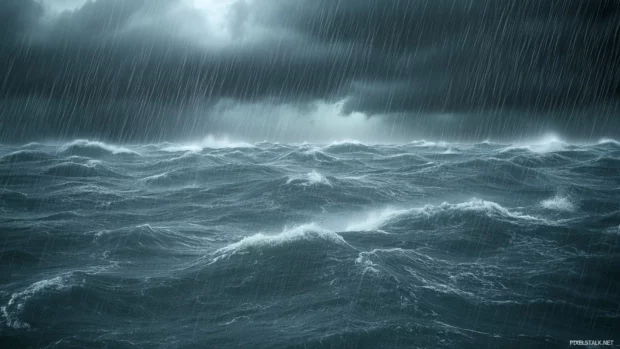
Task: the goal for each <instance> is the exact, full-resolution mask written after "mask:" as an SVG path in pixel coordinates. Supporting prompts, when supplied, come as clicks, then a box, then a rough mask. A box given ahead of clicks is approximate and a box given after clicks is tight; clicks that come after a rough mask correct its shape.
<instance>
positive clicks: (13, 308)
mask: <svg viewBox="0 0 620 349" xmlns="http://www.w3.org/2000/svg"><path fill="white" fill-rule="evenodd" d="M68 287H70V285H69V284H68V283H67V280H66V278H65V277H64V276H57V277H55V278H51V279H45V280H41V281H37V282H35V283H33V284H32V285H30V286H28V287H27V288H26V289H25V290H23V291H21V292H17V293H13V294H12V295H11V299H10V300H9V302H8V303H7V305H6V306H3V307H0V313H1V315H2V317H3V318H4V319H5V322H6V325H7V326H8V327H11V328H14V329H27V328H30V325H29V324H28V323H26V322H24V321H21V320H20V319H19V318H17V314H19V313H20V312H21V311H22V310H23V308H24V305H25V304H26V302H27V301H28V299H30V298H32V297H33V296H34V295H36V294H37V293H41V292H44V291H62V290H64V289H67V288H68Z"/></svg>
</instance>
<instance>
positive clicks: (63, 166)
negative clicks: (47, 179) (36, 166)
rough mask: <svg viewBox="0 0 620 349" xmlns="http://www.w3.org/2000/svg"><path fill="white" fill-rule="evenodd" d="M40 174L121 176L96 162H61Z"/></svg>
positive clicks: (56, 175) (55, 175) (57, 175)
mask: <svg viewBox="0 0 620 349" xmlns="http://www.w3.org/2000/svg"><path fill="white" fill-rule="evenodd" d="M41 174H43V175H46V176H54V177H122V176H121V175H119V174H118V173H116V172H114V171H112V170H110V169H108V168H106V167H105V166H103V165H101V164H99V163H98V162H89V163H87V164H79V163H76V162H62V163H60V164H56V165H52V166H50V167H48V168H47V169H46V170H45V171H43V172H42V173H41Z"/></svg>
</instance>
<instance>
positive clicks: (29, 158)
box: [0, 139, 620, 348]
mask: <svg viewBox="0 0 620 349" xmlns="http://www.w3.org/2000/svg"><path fill="white" fill-rule="evenodd" d="M619 241H620V144H619V143H618V142H615V141H612V140H608V141H601V142H600V143H598V144H591V145H570V144H566V143H562V142H557V141H556V142H547V143H544V144H539V145H521V146H519V145H505V144H495V143H489V142H486V143H480V144H450V143H431V142H423V141H419V142H413V143H410V144H401V145H365V144H362V143H356V142H342V143H334V144H331V145H314V144H297V145H287V144H277V143H257V144H245V143H232V142H226V141H219V142H218V141H214V140H212V139H211V140H207V141H205V142H202V143H196V144H168V143H165V144H150V145H123V146H118V145H117V146H113V145H109V144H105V143H100V142H92V141H75V142H71V143H67V144H38V143H31V144H27V145H23V146H8V145H2V146H0V342H2V343H4V345H0V346H2V347H3V348H27V347H32V348H43V347H45V348H83V347H89V348H231V347H235V348H237V347H239V348H284V347H287V348H413V347H421V348H485V347H489V348H531V347H566V346H568V344H569V340H590V339H593V340H607V339H616V341H617V342H618V340H620V337H618V336H619V332H618V330H619V329H620V244H619ZM614 337H615V338H614Z"/></svg>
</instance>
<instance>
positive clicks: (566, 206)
mask: <svg viewBox="0 0 620 349" xmlns="http://www.w3.org/2000/svg"><path fill="white" fill-rule="evenodd" d="M540 205H541V206H542V207H543V208H545V209H547V210H553V211H565V212H573V211H575V204H574V203H573V202H572V201H571V200H570V199H569V198H567V197H565V196H560V195H556V196H554V197H552V198H550V199H547V200H543V201H542V202H541V203H540Z"/></svg>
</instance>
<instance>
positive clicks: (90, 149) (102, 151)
mask: <svg viewBox="0 0 620 349" xmlns="http://www.w3.org/2000/svg"><path fill="white" fill-rule="evenodd" d="M59 151H60V152H61V153H63V154H65V155H79V156H87V157H98V156H108V155H117V154H126V155H140V154H139V153H137V152H135V151H133V150H131V149H128V148H125V147H119V146H115V145H111V144H106V143H103V142H95V141H89V140H86V139H78V140H76V141H73V142H70V143H67V144H65V145H63V146H62V147H60V149H59Z"/></svg>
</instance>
